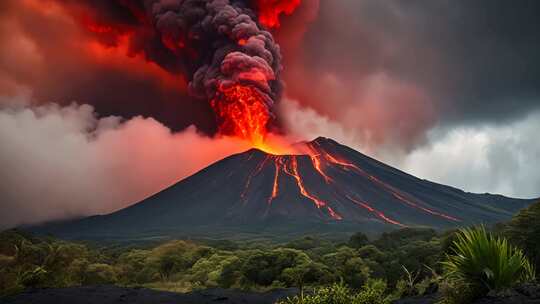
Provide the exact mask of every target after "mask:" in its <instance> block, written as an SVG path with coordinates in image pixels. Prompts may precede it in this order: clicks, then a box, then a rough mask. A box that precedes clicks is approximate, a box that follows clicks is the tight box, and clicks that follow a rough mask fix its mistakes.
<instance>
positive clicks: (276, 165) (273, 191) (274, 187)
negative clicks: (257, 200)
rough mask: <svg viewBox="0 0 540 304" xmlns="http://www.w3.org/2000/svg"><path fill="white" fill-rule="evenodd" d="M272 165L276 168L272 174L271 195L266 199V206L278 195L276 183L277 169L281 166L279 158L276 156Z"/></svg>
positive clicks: (277, 177)
mask: <svg viewBox="0 0 540 304" xmlns="http://www.w3.org/2000/svg"><path fill="white" fill-rule="evenodd" d="M274 165H275V167H276V172H275V173H274V184H273V186H272V195H271V196H270V197H269V198H268V204H271V203H272V200H273V199H274V198H276V197H277V195H278V191H279V189H278V182H279V167H280V165H281V157H280V156H276V157H275V159H274Z"/></svg>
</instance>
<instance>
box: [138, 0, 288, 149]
mask: <svg viewBox="0 0 540 304" xmlns="http://www.w3.org/2000/svg"><path fill="white" fill-rule="evenodd" d="M145 5H146V9H147V10H148V11H150V12H151V14H152V17H153V23H154V24H155V27H156V28H157V29H158V31H159V33H160V34H161V39H162V41H163V42H164V44H165V45H166V46H167V47H168V48H169V49H171V50H172V51H176V50H178V49H183V48H186V47H188V48H193V50H194V51H195V53H194V55H193V56H194V57H195V58H187V57H179V58H181V59H182V60H185V61H192V62H194V64H193V65H194V67H193V68H194V70H195V72H194V74H193V76H192V79H191V82H190V84H189V89H190V92H191V93H192V94H193V95H195V96H197V97H200V98H204V99H206V100H211V101H212V107H213V108H214V109H215V110H216V113H217V115H218V119H219V120H220V131H222V132H223V133H225V134H231V135H239V136H241V137H244V138H248V139H254V138H253V137H254V136H258V135H259V134H258V133H260V132H263V134H264V130H262V131H261V130H256V129H254V128H259V127H260V128H264V127H265V125H266V124H267V123H271V120H272V119H273V117H274V114H273V105H274V101H275V100H276V99H277V98H278V97H279V94H280V86H281V84H280V81H279V73H280V70H281V55H280V52H279V46H278V45H277V44H276V43H275V41H274V39H273V37H272V35H271V34H270V33H269V32H268V31H266V30H263V29H261V27H260V26H259V24H258V23H257V21H256V20H257V19H256V17H255V14H254V12H253V11H252V10H251V9H249V8H247V7H246V6H245V5H244V4H243V3H242V2H239V1H233V2H231V1H228V0H213V1H208V0H191V1H190V0H187V1H182V0H177V1H168V0H159V1H147V2H146V3H145ZM193 59H195V60H193ZM188 65H189V64H188V62H186V64H185V66H188ZM245 95H247V96H245ZM245 98H248V99H249V100H247V101H246V100H245ZM223 103H226V104H223ZM230 104H232V105H230ZM238 104H239V106H237V105H238ZM263 105H264V106H263ZM235 112H240V116H249V114H251V115H254V116H255V115H257V116H261V117H262V120H258V121H256V122H255V123H256V124H262V125H263V126H258V125H254V126H251V125H250V123H251V122H250V121H247V122H244V121H243V120H242V119H236V118H237V117H236V113H235ZM261 112H262V113H261ZM254 133H255V134H254Z"/></svg>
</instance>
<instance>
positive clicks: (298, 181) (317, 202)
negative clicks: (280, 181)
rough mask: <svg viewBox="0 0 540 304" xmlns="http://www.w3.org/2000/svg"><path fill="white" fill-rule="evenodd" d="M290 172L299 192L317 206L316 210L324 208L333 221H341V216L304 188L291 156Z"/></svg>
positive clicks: (295, 161)
mask: <svg viewBox="0 0 540 304" xmlns="http://www.w3.org/2000/svg"><path fill="white" fill-rule="evenodd" d="M290 164H291V170H292V172H290V173H289V172H288V173H289V174H290V175H291V176H292V177H294V178H295V179H296V184H297V185H298V189H299V190H300V193H301V194H302V195H303V196H304V197H306V198H308V199H310V200H311V201H313V202H314V203H315V205H316V206H317V208H319V209H320V208H323V207H325V208H326V209H327V210H328V212H329V213H330V216H331V217H332V218H333V219H335V220H341V219H343V218H342V217H341V215H339V214H337V213H336V212H335V211H334V210H333V209H332V208H330V207H329V206H327V205H326V203H325V202H323V201H322V200H320V199H319V198H317V197H316V196H315V195H313V194H310V193H309V192H308V191H307V189H306V186H305V185H304V181H303V180H302V177H301V176H300V173H298V162H297V160H296V156H291V162H290Z"/></svg>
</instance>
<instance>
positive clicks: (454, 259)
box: [443, 227, 534, 295]
mask: <svg viewBox="0 0 540 304" xmlns="http://www.w3.org/2000/svg"><path fill="white" fill-rule="evenodd" d="M443 265H444V268H445V270H446V272H447V274H448V277H449V278H450V280H454V281H456V282H461V284H462V285H468V286H471V287H472V290H474V291H475V292H477V293H478V294H479V295H481V294H483V293H485V292H487V291H488V290H502V289H505V288H508V287H512V286H513V285H515V284H517V283H519V282H524V281H529V280H531V279H533V278H534V269H533V266H532V265H531V264H530V263H529V261H528V260H527V258H526V257H525V255H524V254H523V252H522V251H521V250H520V249H518V248H516V247H514V246H512V245H510V244H509V243H508V242H507V240H506V239H504V238H499V237H494V236H492V235H491V234H490V233H488V232H487V231H486V230H485V228H484V227H479V228H474V229H463V230H461V231H460V232H459V233H458V235H457V237H456V241H455V242H454V244H453V254H451V255H447V259H446V261H444V262H443Z"/></svg>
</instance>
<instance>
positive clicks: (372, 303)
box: [277, 280, 390, 304]
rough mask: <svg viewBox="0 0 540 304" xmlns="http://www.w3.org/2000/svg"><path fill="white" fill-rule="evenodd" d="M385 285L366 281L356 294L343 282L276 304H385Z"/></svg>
mask: <svg viewBox="0 0 540 304" xmlns="http://www.w3.org/2000/svg"><path fill="white" fill-rule="evenodd" d="M385 292H386V283H385V282H384V281H382V280H368V282H367V283H366V285H364V286H363V287H362V288H361V289H360V290H359V291H358V292H353V291H352V290H351V289H350V288H348V287H347V286H346V285H345V284H344V283H343V282H341V283H336V284H333V285H331V286H328V287H322V288H318V289H316V290H315V291H314V292H313V294H309V295H305V296H304V295H299V296H294V297H292V298H287V299H286V300H284V301H281V302H278V303H277V304H386V303H390V297H389V296H386V295H385Z"/></svg>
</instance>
